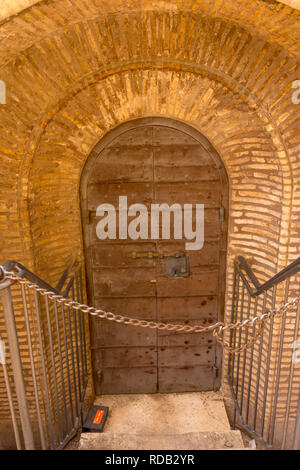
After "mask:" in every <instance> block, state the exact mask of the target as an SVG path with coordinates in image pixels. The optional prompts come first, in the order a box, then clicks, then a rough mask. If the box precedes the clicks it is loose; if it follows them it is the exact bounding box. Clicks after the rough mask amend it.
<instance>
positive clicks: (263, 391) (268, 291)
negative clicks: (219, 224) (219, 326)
mask: <svg viewBox="0 0 300 470" xmlns="http://www.w3.org/2000/svg"><path fill="white" fill-rule="evenodd" d="M298 272H300V257H299V258H297V259H296V260H295V261H294V262H292V263H291V264H290V265H289V266H287V267H286V268H284V269H282V270H281V271H280V272H278V273H277V274H276V275H275V276H273V277H271V278H270V279H269V280H268V281H266V282H264V283H260V282H259V281H258V279H257V277H256V275H255V274H254V272H253V271H252V269H251V267H250V266H249V265H248V263H247V261H246V259H245V258H244V257H243V256H238V257H237V258H236V259H235V262H234V276H233V295H232V308H231V322H236V321H242V320H243V319H244V318H248V316H249V313H250V311H251V312H252V316H253V315H254V316H257V315H258V313H257V312H258V310H260V311H261V313H265V312H266V310H267V309H268V308H275V307H276V302H279V303H280V305H281V304H282V303H284V304H285V303H286V302H288V299H289V296H290V295H291V293H292V292H293V294H292V295H294V293H295V290H298V289H299V287H300V286H299V276H298V277H297V273H298ZM280 283H282V284H280ZM279 284H280V286H279ZM287 322H289V324H292V325H293V329H292V330H291V328H286V324H287ZM243 334H244V338H243V341H245V340H249V338H251V337H252V336H253V337H254V335H255V327H253V328H252V329H251V327H249V328H246V330H245V331H244V333H243ZM275 334H277V335H278V340H277V341H275V342H274V335H275ZM299 335H300V305H298V307H297V309H296V310H295V312H294V313H293V314H292V315H290V314H289V315H288V316H287V315H286V314H284V315H283V316H282V319H281V322H280V328H279V329H278V330H275V327H274V320H272V321H271V322H270V324H269V326H268V329H266V331H265V332H264V334H261V335H260V340H259V342H257V344H256V345H254V344H253V345H252V347H251V349H250V350H249V351H245V352H244V355H239V356H238V357H236V358H235V356H234V355H231V357H229V360H228V369H227V380H228V384H229V387H230V391H231V395H232V398H233V402H234V416H233V427H234V428H235V427H236V424H238V425H239V427H240V428H241V429H243V430H244V431H245V432H246V433H248V434H249V435H251V436H252V437H253V438H255V439H256V440H257V441H258V442H260V443H261V444H262V445H263V446H264V447H265V448H269V449H270V448H278V447H280V448H281V449H286V448H293V449H300V391H299V398H298V405H295V401H296V399H293V403H294V404H292V393H296V394H297V390H298V389H297V381H295V380H294V373H295V362H294V359H293V349H292V347H291V342H292V345H294V344H296V343H297V341H298V339H299ZM291 337H292V338H291ZM241 341H242V333H241V332H239V333H234V332H231V333H230V343H229V344H230V346H231V347H234V348H236V347H237V346H239V345H240V343H241ZM288 348H290V349H288ZM284 350H285V353H286V354H285V355H283V353H284ZM263 351H264V355H263V354H262V353H263ZM288 351H289V352H288ZM274 358H276V362H275V360H274ZM272 363H273V364H274V365H273V370H274V376H273V378H272V377H271V375H270V367H271V364H272ZM283 363H284V367H285V368H286V367H287V364H288V367H289V372H288V378H287V382H286V381H285V379H284V377H283V376H282V365H283ZM263 364H265V372H262V371H263ZM246 371H247V373H246ZM286 384H287V386H286ZM259 391H260V393H259ZM282 393H284V394H285V395H286V402H285V405H284V411H282V410H281V411H279V408H278V406H279V395H280V394H282ZM259 396H261V400H262V403H260V405H259V403H258V400H259ZM267 405H268V407H269V409H271V414H269V415H268V414H267ZM292 406H293V407H294V408H293V412H292V413H294V415H295V416H296V421H295V420H294V421H295V422H293V419H294V418H292V414H291V407H292ZM295 406H296V408H295ZM280 413H281V414H280ZM267 420H268V421H267ZM278 426H282V429H281V430H279V427H278ZM291 432H293V434H294V437H292V438H291V436H290V437H289V441H288V442H287V440H288V433H291ZM275 441H276V442H275ZM292 441H293V442H292ZM286 446H288V447H286Z"/></svg>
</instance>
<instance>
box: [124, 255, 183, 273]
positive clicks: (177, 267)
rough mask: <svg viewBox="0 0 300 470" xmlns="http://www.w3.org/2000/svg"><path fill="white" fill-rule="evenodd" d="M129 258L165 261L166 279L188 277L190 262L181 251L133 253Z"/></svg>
mask: <svg viewBox="0 0 300 470" xmlns="http://www.w3.org/2000/svg"><path fill="white" fill-rule="evenodd" d="M128 256H129V257H130V258H133V259H137V258H148V259H152V258H154V259H165V260H166V271H165V276H166V277H188V276H189V275H190V262H189V258H188V256H187V255H186V254H185V253H184V252H183V251H167V252H161V253H159V252H156V251H141V252H136V251H133V252H132V253H130V254H129V255H128Z"/></svg>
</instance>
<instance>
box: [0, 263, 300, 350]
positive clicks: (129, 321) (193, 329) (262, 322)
mask: <svg viewBox="0 0 300 470" xmlns="http://www.w3.org/2000/svg"><path fill="white" fill-rule="evenodd" d="M4 276H5V279H9V280H11V281H16V282H18V283H19V284H24V285H26V286H27V287H28V288H29V289H34V290H35V291H36V292H39V293H40V294H41V295H44V296H47V297H48V298H49V299H51V300H53V301H55V302H57V303H59V304H63V305H65V306H66V307H70V308H72V309H74V310H79V311H81V312H83V313H88V314H89V315H92V316H94V317H98V318H100V319H104V320H111V321H114V322H116V323H123V324H125V325H132V326H139V327H141V328H151V329H157V330H167V331H174V332H176V333H179V332H184V333H208V332H212V333H213V335H214V336H215V338H216V340H217V341H218V342H219V343H220V344H221V345H222V347H223V348H224V349H226V350H227V351H228V352H229V353H231V354H233V353H238V354H239V353H241V352H242V351H245V350H246V349H249V348H250V347H251V346H252V345H253V344H254V343H255V342H256V341H257V340H258V338H259V337H260V335H261V333H262V330H263V329H264V327H265V326H266V323H267V320H271V319H273V318H275V317H280V316H282V315H283V314H285V313H286V312H287V311H288V310H290V309H291V308H292V307H294V306H296V305H297V304H299V303H300V296H298V297H295V298H294V299H291V300H290V301H289V302H287V303H286V304H284V305H281V306H280V307H278V308H273V309H270V310H268V311H267V312H266V313H263V314H262V315H260V316H256V317H254V318H246V319H245V320H243V321H237V322H235V323H224V322H216V323H214V324H213V325H209V326H203V325H194V326H190V325H175V324H172V323H162V322H154V321H148V320H139V319H137V318H131V317H127V316H123V315H117V314H115V313H112V312H105V311H104V310H101V309H97V308H95V307H89V306H88V305H86V304H81V303H80V302H77V301H75V300H71V299H67V298H65V297H63V296H62V295H59V294H55V293H53V292H52V291H48V290H47V289H43V288H41V287H39V286H38V285H37V284H34V283H32V282H30V281H28V280H26V279H23V278H21V277H19V276H18V275H17V274H15V273H13V272H6V271H5V272H4ZM256 324H257V325H258V328H257V330H256V331H255V330H254V332H253V336H252V338H251V339H250V340H249V341H248V342H247V343H245V344H243V345H242V346H239V347H232V346H230V344H229V343H228V342H227V341H225V339H224V337H223V335H224V332H226V331H227V330H238V329H242V328H244V327H246V326H248V325H251V326H253V327H254V326H256Z"/></svg>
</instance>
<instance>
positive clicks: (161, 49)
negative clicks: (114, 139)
mask: <svg viewBox="0 0 300 470" xmlns="http://www.w3.org/2000/svg"><path fill="white" fill-rule="evenodd" d="M28 3H30V2H28ZM299 36H300V31H299V12H298V11H296V10H293V9H291V8H289V7H288V6H285V5H282V4H280V3H273V2H264V1H261V0H251V1H248V0H240V1H236V0H235V1H233V0H232V1H231V0H229V1H226V2H222V5H221V6H220V2H218V1H217V0H216V1H214V0H206V1H204V0H203V1H201V2H200V1H196V0H189V1H188V0H182V1H180V2H175V1H165V2H164V1H163V2H161V1H160V2H157V1H154V0H152V1H147V2H144V1H143V2H138V1H134V0H131V1H130V2H126V5H125V3H124V2H121V1H117V0H112V1H110V2H107V1H105V2H104V1H102V0H96V1H89V0H86V1H85V2H83V1H82V0H72V1H70V0H52V1H51V0H48V1H41V2H38V4H37V5H33V6H32V7H31V8H28V9H27V10H26V11H25V12H23V13H22V12H20V13H19V14H17V15H15V16H14V17H11V18H8V19H6V20H4V21H3V22H2V23H0V39H1V47H0V65H1V68H0V79H1V80H4V81H5V82H6V85H7V105H1V106H0V136H1V140H0V162H1V167H0V168H1V171H0V184H1V186H0V191H1V198H0V233H1V240H2V243H1V248H0V262H1V263H2V262H4V261H6V260H7V259H17V260H18V261H20V262H22V263H24V264H26V265H27V266H28V267H29V268H32V269H34V270H35V271H36V272H37V273H39V274H40V275H41V276H42V277H46V276H47V278H48V281H49V282H50V283H55V282H56V280H57V279H58V278H59V276H60V274H61V273H62V271H63V269H64V267H65V265H66V263H67V260H68V257H69V255H70V253H75V254H77V255H78V256H79V257H82V256H83V255H82V253H83V251H82V230H81V225H80V207H79V185H80V175H81V171H82V168H83V166H84V163H85V161H86V159H87V157H88V155H89V153H90V151H91V149H92V148H93V147H94V146H95V145H96V143H97V142H98V141H99V140H100V139H101V137H103V136H104V135H105V134H106V133H107V132H108V131H109V130H111V129H112V128H114V127H116V126H118V125H119V124H120V123H123V122H125V121H127V120H130V119H136V118H139V117H145V116H165V117H170V118H173V119H178V120H180V121H183V122H185V123H188V124H190V125H191V126H193V127H195V128H196V129H198V130H199V131H200V132H201V133H202V134H204V135H205V136H206V137H207V138H208V139H209V140H210V142H211V143H212V145H213V146H214V147H215V148H216V150H217V151H218V152H219V154H220V156H221V157H222V159H223V161H224V164H225V165H226V168H227V171H228V176H229V181H230V199H231V203H230V229H229V242H228V270H227V281H226V282H227V294H226V299H227V301H226V302H227V304H226V305H227V311H228V312H229V308H228V307H229V304H230V293H231V289H232V259H233V257H234V256H235V255H237V254H243V255H245V256H246V257H247V258H248V259H249V258H250V259H252V268H253V269H254V271H255V272H256V274H257V275H258V277H259V279H260V281H264V280H265V279H267V278H268V277H270V276H271V275H273V274H274V273H275V272H276V271H278V270H280V269H281V268H282V267H284V266H286V265H287V264H289V263H290V262H292V261H293V260H294V259H295V258H296V257H297V256H298V255H299V240H300V227H299V225H300V224H299V210H300V199H299V189H300V160H299V148H300V138H299V107H298V105H295V104H293V103H292V100H291V95H292V89H291V85H292V82H293V81H294V80H296V79H300V67H299V51H298V44H299ZM49 270H50V275H48V272H49ZM0 329H2V330H3V319H2V318H0ZM24 354H25V355H26V351H24ZM0 384H2V376H1V375H0ZM0 387H1V385H0ZM0 392H1V394H2V397H3V396H4V395H3V393H4V390H3V389H2V388H0Z"/></svg>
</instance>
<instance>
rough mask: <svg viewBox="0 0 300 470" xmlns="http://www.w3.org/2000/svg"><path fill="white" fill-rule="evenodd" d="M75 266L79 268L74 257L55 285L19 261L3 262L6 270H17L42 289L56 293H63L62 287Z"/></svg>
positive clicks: (20, 274)
mask: <svg viewBox="0 0 300 470" xmlns="http://www.w3.org/2000/svg"><path fill="white" fill-rule="evenodd" d="M74 266H75V268H76V267H77V269H78V263H77V262H76V260H75V258H74V257H72V258H71V260H70V262H69V263H68V265H67V267H66V269H65V270H64V272H63V274H62V275H61V277H60V279H59V281H58V283H57V285H56V287H53V286H51V285H50V284H48V283H47V282H45V281H44V280H43V279H41V278H40V277H39V276H37V275H36V274H34V273H33V272H32V271H30V270H29V269H28V268H26V267H25V266H24V265H23V264H21V263H18V262H17V261H14V260H10V261H7V262H6V263H4V264H3V268H4V270H5V271H16V274H18V276H19V277H22V278H24V279H28V280H29V281H31V282H33V283H34V284H37V285H38V286H39V287H41V288H42V289H47V290H48V291H51V292H54V293H55V294H62V289H63V287H64V285H65V283H66V280H67V279H68V276H69V274H70V272H71V270H72V268H73V267H74ZM69 285H70V282H69Z"/></svg>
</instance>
